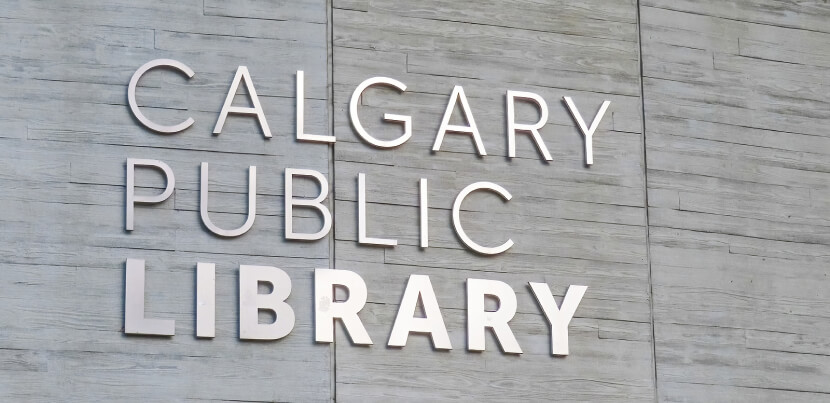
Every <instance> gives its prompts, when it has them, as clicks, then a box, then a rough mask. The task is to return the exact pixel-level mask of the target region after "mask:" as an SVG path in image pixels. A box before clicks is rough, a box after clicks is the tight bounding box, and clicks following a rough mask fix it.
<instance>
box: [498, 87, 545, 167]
mask: <svg viewBox="0 0 830 403" xmlns="http://www.w3.org/2000/svg"><path fill="white" fill-rule="evenodd" d="M517 98H518V99H526V100H528V101H531V102H533V103H535V104H536V106H537V107H539V115H540V116H539V121H538V122H536V123H534V124H532V125H529V124H521V123H516V113H515V102H516V101H515V100H516V99H517ZM547 122H548V104H547V103H545V100H544V98H542V97H540V96H539V95H537V94H534V93H532V92H523V91H507V156H508V157H510V158H514V157H516V131H523V132H530V134H531V135H533V141H535V142H536V147H538V148H539V151H541V152H542V155H543V156H544V157H545V160H547V161H552V160H553V158H551V156H550V152H548V148H547V147H545V142H544V141H543V140H542V136H541V135H540V134H539V129H541V128H542V127H544V126H545V123H547Z"/></svg>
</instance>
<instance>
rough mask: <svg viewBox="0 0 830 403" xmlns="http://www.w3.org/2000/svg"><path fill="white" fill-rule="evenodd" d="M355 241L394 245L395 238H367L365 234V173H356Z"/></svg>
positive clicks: (396, 242) (396, 241)
mask: <svg viewBox="0 0 830 403" xmlns="http://www.w3.org/2000/svg"><path fill="white" fill-rule="evenodd" d="M357 242H359V243H362V244H371V245H383V246H395V245H397V244H398V240H397V239H384V238H369V237H367V236H366V174H364V173H359V174H357Z"/></svg>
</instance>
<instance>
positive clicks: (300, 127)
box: [297, 70, 337, 143]
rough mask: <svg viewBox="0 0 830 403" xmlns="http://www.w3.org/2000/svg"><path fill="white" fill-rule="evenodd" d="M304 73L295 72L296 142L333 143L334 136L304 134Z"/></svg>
mask: <svg viewBox="0 0 830 403" xmlns="http://www.w3.org/2000/svg"><path fill="white" fill-rule="evenodd" d="M304 87H305V73H303V71H302V70H297V140H299V141H313V142H318V143H334V142H335V141H336V140H337V139H336V138H335V137H334V136H323V135H320V134H308V133H306V132H305V116H304V114H305V88H304Z"/></svg>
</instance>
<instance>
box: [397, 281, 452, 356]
mask: <svg viewBox="0 0 830 403" xmlns="http://www.w3.org/2000/svg"><path fill="white" fill-rule="evenodd" d="M419 299H420V300H421V306H422V307H423V308H424V313H425V314H426V317H423V318H416V317H413V316H412V315H413V313H414V312H415V309H416V308H417V305H418V300H419ZM410 332H415V333H429V335H430V337H432V344H433V345H434V346H435V348H436V349H439V350H452V345H451V344H450V336H449V335H448V334H447V327H446V326H445V325H444V318H443V316H441V309H440V308H439V307H438V299H436V298H435V291H434V290H433V289H432V283H431V282H430V281H429V276H423V275H418V274H413V275H411V276H409V282H407V283H406V290H405V291H404V293H403V298H402V299H401V305H400V307H399V308H398V316H397V317H396V318H395V324H394V325H393V326H392V334H391V335H390V336H389V345H390V346H394V347H403V346H405V345H406V339H407V338H408V337H409V333H410Z"/></svg>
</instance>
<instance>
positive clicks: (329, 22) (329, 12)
mask: <svg viewBox="0 0 830 403" xmlns="http://www.w3.org/2000/svg"><path fill="white" fill-rule="evenodd" d="M332 1H333V0H326V61H327V66H326V67H327V69H328V71H327V73H328V97H329V102H327V105H326V108H327V109H328V118H329V130H330V135H332V136H334V135H335V133H334V5H333V3H332ZM336 144H337V143H329V190H330V191H329V197H330V199H329V200H330V203H331V204H330V205H331V230H330V232H329V269H335V264H334V261H335V247H334V233H335V225H336V224H335V223H336V222H337V220H335V219H334V217H335V211H334V209H335V206H334V205H335V202H334V201H335V197H334V189H335V186H334V183H335V170H334V147H335V145H336ZM330 354H331V360H330V362H331V364H330V365H331V386H330V387H331V401H332V402H337V340H334V342H333V343H331V350H330Z"/></svg>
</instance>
